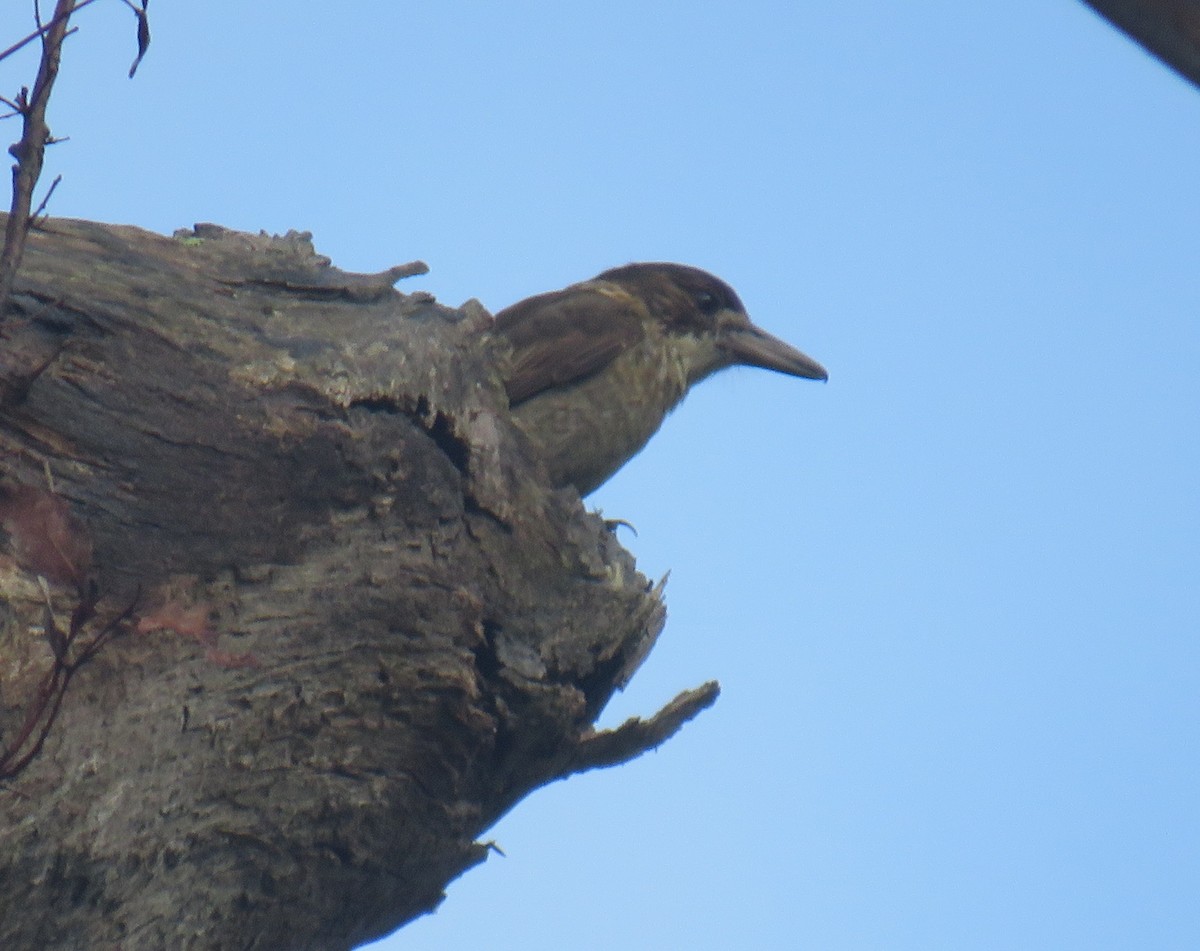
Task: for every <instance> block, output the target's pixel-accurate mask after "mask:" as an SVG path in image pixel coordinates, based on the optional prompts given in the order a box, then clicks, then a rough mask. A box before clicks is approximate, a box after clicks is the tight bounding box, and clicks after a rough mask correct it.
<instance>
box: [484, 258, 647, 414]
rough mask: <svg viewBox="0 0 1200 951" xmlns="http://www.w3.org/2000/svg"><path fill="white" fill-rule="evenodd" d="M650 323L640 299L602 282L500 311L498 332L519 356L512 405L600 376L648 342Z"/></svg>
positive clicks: (510, 395) (509, 383)
mask: <svg viewBox="0 0 1200 951" xmlns="http://www.w3.org/2000/svg"><path fill="white" fill-rule="evenodd" d="M646 319H647V315H646V309H645V305H643V304H642V303H641V302H640V301H639V300H638V298H636V297H634V296H633V295H631V294H629V293H626V292H625V291H623V290H620V289H618V288H615V287H613V286H612V285H611V284H602V283H599V282H588V283H586V284H576V285H574V286H573V287H568V288H566V289H565V290H561V291H553V292H551V293H549V294H539V295H538V296H536V297H530V298H528V299H527V300H523V301H520V302H519V303H516V304H513V305H512V306H511V307H508V308H505V309H504V310H502V311H500V313H498V314H497V315H496V323H495V327H494V332H495V333H496V334H498V335H499V336H501V337H503V338H504V339H505V340H507V341H508V343H509V344H510V346H511V347H512V350H513V364H512V369H511V372H510V374H509V376H508V379H507V380H506V382H505V386H506V389H507V391H508V399H509V403H510V404H511V405H512V406H518V405H519V404H521V403H523V402H524V401H525V400H528V399H530V398H532V397H534V396H537V395H538V394H539V393H542V392H545V391H546V390H548V389H551V388H552V387H562V386H569V385H570V384H572V383H576V382H578V381H580V380H584V379H586V378H588V377H590V376H592V375H593V374H595V373H598V372H600V371H601V370H603V369H604V368H605V367H606V366H608V365H609V364H610V363H611V362H612V361H613V360H614V359H615V358H616V357H617V355H618V354H620V353H621V352H622V351H623V350H625V349H627V348H628V347H630V346H632V345H634V344H636V343H637V342H638V341H639V340H641V339H642V336H643V334H644V332H645V330H644V328H645V322H646Z"/></svg>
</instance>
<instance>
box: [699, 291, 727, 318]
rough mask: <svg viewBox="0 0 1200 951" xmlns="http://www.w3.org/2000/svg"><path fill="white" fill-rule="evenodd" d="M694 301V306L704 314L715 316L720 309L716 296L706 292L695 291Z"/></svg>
mask: <svg viewBox="0 0 1200 951" xmlns="http://www.w3.org/2000/svg"><path fill="white" fill-rule="evenodd" d="M695 301H696V306H697V307H699V308H700V311H701V313H704V314H715V313H716V312H717V311H718V310H720V309H721V302H720V301H719V300H718V299H717V295H716V294H710V293H709V292H708V291H697V292H696V297H695Z"/></svg>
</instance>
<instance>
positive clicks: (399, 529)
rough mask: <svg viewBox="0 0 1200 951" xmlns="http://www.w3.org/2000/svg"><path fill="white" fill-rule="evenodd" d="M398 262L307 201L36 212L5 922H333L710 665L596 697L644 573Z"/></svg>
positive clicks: (646, 612) (135, 940)
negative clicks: (227, 216) (273, 212)
mask: <svg viewBox="0 0 1200 951" xmlns="http://www.w3.org/2000/svg"><path fill="white" fill-rule="evenodd" d="M402 273H403V272H402V271H400V270H394V271H390V272H385V273H383V274H380V275H352V274H346V273H343V272H340V271H337V270H336V269H334V268H331V267H330V266H329V265H328V262H327V261H326V260H324V259H321V258H318V257H317V256H315V255H314V254H313V252H312V248H311V245H310V244H309V242H308V240H307V236H303V235H289V236H288V237H286V238H267V237H265V236H250V235H245V234H238V233H234V232H229V231H226V230H224V229H220V228H216V227H214V226H197V228H196V229H195V230H194V231H192V232H187V233H185V234H180V235H176V236H175V237H174V238H165V237H161V236H157V235H153V234H149V233H147V232H144V231H140V230H138V229H134V228H125V227H112V226H104V225H99V224H93V223H87V222H70V221H61V220H54V221H51V222H49V223H48V224H46V225H44V226H43V227H42V228H41V229H39V230H38V231H36V232H34V233H33V234H31V235H30V240H29V244H28V247H27V249H26V256H25V259H24V263H23V266H22V269H21V271H20V273H19V275H18V279H17V282H16V289H15V296H14V298H13V306H12V308H11V309H10V312H9V313H8V314H7V315H5V316H4V319H3V323H2V324H0V528H2V531H0V730H2V731H3V732H2V734H0V749H2V748H3V747H4V745H5V744H10V745H11V744H12V743H14V742H15V741H16V739H17V737H18V736H19V734H20V733H21V730H22V725H23V724H26V723H27V720H28V716H29V712H30V710H31V709H34V708H36V707H37V704H38V700H39V696H38V690H39V685H43V686H44V685H45V684H46V683H47V682H48V681H47V677H48V672H53V671H54V670H55V669H57V670H59V671H60V672H62V671H69V672H70V676H69V677H68V678H67V679H68V680H69V684H68V685H67V689H66V691H65V693H64V694H63V700H62V706H61V710H60V711H59V713H58V718H57V721H56V722H55V723H54V724H53V727H52V728H51V730H50V731H49V734H48V736H47V738H46V741H45V744H44V747H43V748H42V749H41V751H40V753H39V754H38V755H37V756H35V757H33V759H32V760H31V762H30V763H29V765H28V767H26V768H25V769H23V770H21V771H20V772H18V773H17V775H15V776H14V777H12V778H9V779H7V780H5V781H4V782H3V783H2V784H0V843H2V847H0V947H3V948H12V949H23V948H89V949H103V948H118V947H119V948H122V949H140V948H147V949H149V948H153V949H161V948H180V949H182V948H214V949H216V948H219V949H230V948H280V949H305V948H313V949H318V948H319V949H330V948H349V947H353V946H354V945H356V944H358V943H361V942H363V941H365V940H368V939H370V938H372V937H375V936H378V935H380V934H383V933H386V932H388V931H389V930H391V929H393V928H395V927H398V926H399V925H400V924H402V923H403V922H405V921H407V920H409V919H411V918H412V917H414V916H416V915H419V914H421V913H423V912H425V911H428V910H429V909H431V908H432V907H434V906H435V905H436V904H437V903H438V902H439V901H440V899H441V896H442V893H443V888H444V886H445V885H446V883H447V882H448V881H449V880H451V879H452V878H454V877H455V876H457V875H459V874H460V873H462V872H463V871H464V870H465V869H467V868H470V867H471V866H472V865H474V864H476V863H478V862H480V861H482V860H483V859H484V858H485V857H486V855H487V852H488V848H487V846H486V845H485V844H481V843H480V842H479V841H478V838H479V836H480V835H481V833H483V832H484V830H486V829H487V828H488V826H489V825H491V824H492V823H493V822H494V821H495V820H496V819H497V818H498V817H499V816H500V815H501V814H502V813H504V812H505V811H506V810H507V809H509V808H510V807H512V806H513V805H514V804H515V803H516V802H517V801H518V800H519V799H521V798H522V797H523V796H524V795H526V794H527V793H528V792H530V791H531V790H533V789H535V788H536V787H538V786H539V785H542V784H544V783H546V782H549V781H551V780H553V779H556V778H560V777H563V776H566V775H569V774H570V773H572V772H576V771H579V770H582V769H587V768H590V767H592V766H596V765H609V764H612V763H617V762H621V761H624V760H626V759H629V758H631V757H632V756H635V755H637V754H638V753H640V752H642V751H643V750H645V749H647V748H650V747H652V746H654V745H656V744H658V743H660V742H662V741H663V740H664V739H666V738H667V737H668V736H669V735H670V734H671V733H672V732H673V731H674V730H675V729H677V728H678V727H679V725H681V724H682V723H683V722H684V721H685V720H686V719H688V718H690V717H691V716H694V715H695V713H696V712H697V711H698V710H699V709H701V708H702V707H703V706H706V705H707V704H709V703H711V702H712V700H713V699H714V698H715V695H716V687H715V685H712V684H709V685H706V686H704V687H702V688H699V689H698V690H696V691H690V692H688V693H687V694H684V695H682V696H681V697H680V698H678V699H677V700H676V701H674V702H673V703H672V704H670V705H669V706H668V707H667V708H666V709H664V710H663V711H661V713H660V714H658V715H657V716H656V717H654V718H652V719H650V720H648V721H633V722H631V723H629V724H626V726H624V727H622V728H620V729H619V730H615V731H610V732H606V733H596V732H594V731H593V729H592V724H593V722H594V720H595V718H596V716H597V714H598V712H599V711H600V709H601V708H602V707H603V706H604V704H605V702H606V701H607V699H608V698H609V697H610V696H611V694H612V692H613V691H614V690H615V689H617V688H619V687H620V686H622V685H624V683H625V682H626V681H627V679H628V678H629V676H630V675H631V674H632V673H633V671H634V670H635V668H636V667H637V665H638V664H639V662H640V661H641V659H642V658H643V657H644V656H645V654H646V652H647V651H648V650H649V648H650V647H651V646H652V644H653V642H654V639H655V637H656V635H657V633H658V631H659V630H660V628H661V626H662V624H663V620H664V612H663V607H662V603H661V600H660V592H659V591H658V589H657V588H655V587H654V586H652V585H650V584H649V583H648V582H647V581H646V579H645V578H643V577H642V576H641V575H639V574H638V572H637V571H636V569H635V566H634V563H633V560H632V558H631V557H630V555H629V554H628V553H627V552H625V551H624V550H623V549H622V548H621V547H620V546H619V545H618V544H617V543H616V542H615V540H614V538H613V535H612V533H611V532H609V531H608V530H607V529H606V527H605V525H604V524H603V523H602V522H601V520H600V519H598V518H597V517H596V516H594V515H591V514H588V513H587V512H586V511H585V510H584V508H583V507H582V505H581V503H580V501H579V499H578V497H576V496H575V495H574V493H573V492H570V491H559V492H555V491H551V490H550V489H549V488H548V487H547V486H546V485H545V483H544V480H543V479H542V477H541V473H540V469H539V467H538V464H537V462H536V460H535V459H534V458H532V456H531V454H530V452H529V449H528V446H527V445H526V443H525V441H524V440H523V438H522V437H521V435H520V433H519V432H518V431H516V430H514V429H513V428H512V426H511V420H510V419H509V416H508V413H507V406H506V402H505V398H504V393H503V388H502V387H501V385H500V384H499V382H498V372H497V366H498V363H497V361H498V360H503V358H504V357H503V354H496V353H494V352H493V347H492V345H491V343H490V341H489V338H488V335H487V334H486V329H487V327H488V324H489V322H490V318H489V316H488V315H487V313H486V312H485V311H484V310H483V309H482V308H481V307H479V306H478V305H477V304H475V303H474V302H469V303H468V304H466V305H464V306H463V307H462V308H461V309H460V310H458V311H455V310H450V309H447V308H445V307H442V306H440V305H438V304H437V303H435V302H434V301H433V300H432V299H431V298H430V297H428V296H427V295H421V294H416V295H412V296H404V295H401V294H399V293H397V292H396V291H395V290H394V289H393V287H392V285H393V283H394V281H395V280H396V278H397V277H398V276H400V275H401V274H402ZM47 513H49V514H47ZM93 599H96V603H95V605H94V607H92V606H91V601H92V600H93ZM48 604H49V606H48ZM81 604H82V605H83V607H82V608H81V607H80V605H81ZM101 632H107V635H108V636H109V640H108V641H107V643H105V644H104V645H103V647H102V648H101V649H100V650H98V651H97V652H96V653H95V656H94V657H92V658H91V659H90V660H88V661H87V662H86V663H82V664H80V663H77V662H78V661H79V659H80V657H82V656H83V649H82V645H84V644H86V643H90V642H91V639H94V638H95V636H96V635H97V634H99V633H101ZM56 657H57V661H56ZM56 664H57V667H56ZM43 699H44V697H43Z"/></svg>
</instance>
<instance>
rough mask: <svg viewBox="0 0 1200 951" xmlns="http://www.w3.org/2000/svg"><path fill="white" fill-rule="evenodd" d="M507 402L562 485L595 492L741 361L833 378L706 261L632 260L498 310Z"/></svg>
mask: <svg viewBox="0 0 1200 951" xmlns="http://www.w3.org/2000/svg"><path fill="white" fill-rule="evenodd" d="M491 332H492V335H493V337H495V338H497V339H498V340H499V341H500V342H501V343H502V344H503V345H504V346H506V347H507V348H508V350H509V359H508V361H507V369H506V371H505V372H503V373H502V377H503V382H504V388H505V391H506V393H507V395H508V402H509V409H510V411H511V413H512V416H513V418H514V419H515V421H516V423H517V425H518V426H519V427H520V428H521V429H522V430H523V431H524V433H525V434H526V436H528V437H529V439H530V440H531V441H532V443H533V444H534V447H535V449H536V450H537V451H538V453H539V454H540V456H541V458H542V461H543V462H544V464H545V467H546V471H547V474H548V476H549V478H550V482H551V484H552V485H553V486H554V487H556V488H565V487H567V486H573V487H574V488H575V489H576V490H577V491H578V492H579V495H580V496H581V497H583V496H586V495H588V494H590V493H591V492H593V491H595V490H596V489H597V488H598V487H599V486H600V485H602V484H603V483H604V482H606V481H607V480H608V479H609V478H610V477H611V476H612V475H613V474H614V473H616V471H617V470H618V469H620V468H621V467H622V466H623V465H625V463H626V462H628V461H629V460H630V459H631V458H632V457H633V456H635V455H637V453H638V452H640V451H641V450H642V448H643V447H644V446H645V445H646V443H647V442H648V441H649V440H650V437H651V436H653V435H654V434H655V433H656V432H657V431H658V428H659V427H660V426H661V425H662V423H663V420H664V419H666V417H667V414H669V413H670V412H671V410H673V409H674V408H675V407H676V406H677V405H678V404H679V403H680V401H681V400H682V399H683V398H684V396H686V395H687V392H688V390H689V388H690V387H692V386H693V385H695V384H696V383H699V382H700V381H701V380H703V379H705V378H706V377H708V376H710V375H712V374H713V373H715V372H717V371H718V370H721V369H724V368H725V367H730V366H736V365H743V366H753V367H763V368H765V369H768V370H776V371H778V372H779V373H786V374H788V375H789V376H795V377H803V378H807V379H811V380H826V379H828V376H829V375H828V373H826V371H825V368H824V367H823V366H821V364H819V363H817V362H816V361H815V360H813V359H812V358H811V357H809V356H807V355H805V354H803V353H801V352H800V351H799V350H797V349H796V348H795V347H793V346H791V344H788V343H785V342H784V341H783V340H780V339H779V338H778V337H774V336H772V335H771V334H769V333H767V332H766V331H765V330H762V329H761V328H759V327H757V326H756V325H755V324H754V323H752V322H751V320H750V317H749V316H748V315H747V313H746V308H745V306H744V305H743V304H742V301H741V299H740V298H739V297H738V295H737V294H736V293H735V292H734V290H733V288H732V287H730V286H729V285H728V284H726V283H725V282H724V281H722V280H721V279H720V278H718V277H715V276H714V275H712V274H710V273H708V272H707V271H703V270H701V269H700V268H696V267H689V266H688V265H685V264H672V263H666V262H642V263H634V264H626V265H623V266H621V267H615V268H612V269H610V270H607V271H604V272H603V273H601V274H599V275H597V276H596V277H594V278H592V279H591V280H589V281H583V282H581V283H578V284H572V285H571V286H569V287H566V288H564V289H563V290H558V291H551V292H549V293H545V294H538V295H536V296H534V297H530V298H527V299H525V300H522V301H518V302H517V303H515V304H512V305H511V306H509V307H506V308H504V309H503V310H501V311H499V312H498V313H497V314H496V315H495V321H494V323H493V325H492V327H491Z"/></svg>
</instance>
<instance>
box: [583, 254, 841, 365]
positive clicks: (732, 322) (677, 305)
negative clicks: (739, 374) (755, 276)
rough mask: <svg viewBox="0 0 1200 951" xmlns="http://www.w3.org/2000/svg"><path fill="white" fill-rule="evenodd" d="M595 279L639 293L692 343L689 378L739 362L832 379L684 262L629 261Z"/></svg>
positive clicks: (672, 331) (655, 314) (666, 326)
mask: <svg viewBox="0 0 1200 951" xmlns="http://www.w3.org/2000/svg"><path fill="white" fill-rule="evenodd" d="M594 280H595V281H597V282H599V281H606V282H609V283H612V284H616V285H618V286H619V287H620V288H621V289H623V290H625V291H627V292H628V293H630V294H632V295H634V296H635V297H637V298H638V299H639V300H641V301H642V302H643V303H644V304H645V306H646V308H647V310H648V311H649V314H650V316H651V318H652V319H654V320H655V321H657V322H658V323H659V324H660V326H661V329H662V332H663V334H664V335H665V336H667V337H674V338H677V339H678V340H679V341H681V342H683V341H686V342H687V344H688V345H687V351H688V353H689V355H690V362H691V363H692V366H690V367H689V373H688V375H689V377H690V380H689V382H696V381H697V380H700V379H703V378H704V377H706V376H708V375H709V374H710V373H712V372H714V371H716V370H720V369H721V368H723V367H728V366H735V365H738V364H741V365H744V366H753V367H762V368H764V369H767V370H776V371H778V372H779V373H786V374H788V375H789V376H798V377H804V378H806V379H810V380H825V379H828V374H827V373H826V372H825V368H824V367H823V366H821V364H819V363H817V361H816V360H814V359H812V358H811V357H809V356H807V355H806V354H804V353H801V352H800V351H799V350H797V349H796V348H795V347H793V346H792V345H791V344H789V343H786V342H784V341H783V340H780V339H779V338H778V337H775V336H773V335H772V334H769V333H767V332H766V331H765V330H763V329H762V328H760V327H758V326H756V325H755V324H754V323H753V322H752V321H751V320H750V317H749V315H748V314H747V313H746V308H745V306H743V304H742V301H741V299H740V298H739V297H738V296H737V294H736V292H735V291H734V290H733V288H732V287H730V286H729V285H728V284H726V283H725V282H724V281H722V280H721V279H720V278H718V277H714V276H713V275H712V274H709V273H708V272H707V271H702V270H700V269H699V268H695V267H688V266H687V265H684V264H666V263H642V264H626V265H624V266H623V267H616V268H612V269H611V270H608V271H605V272H604V273H603V274H600V275H598V276H597V277H596V278H595V279H594Z"/></svg>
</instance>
